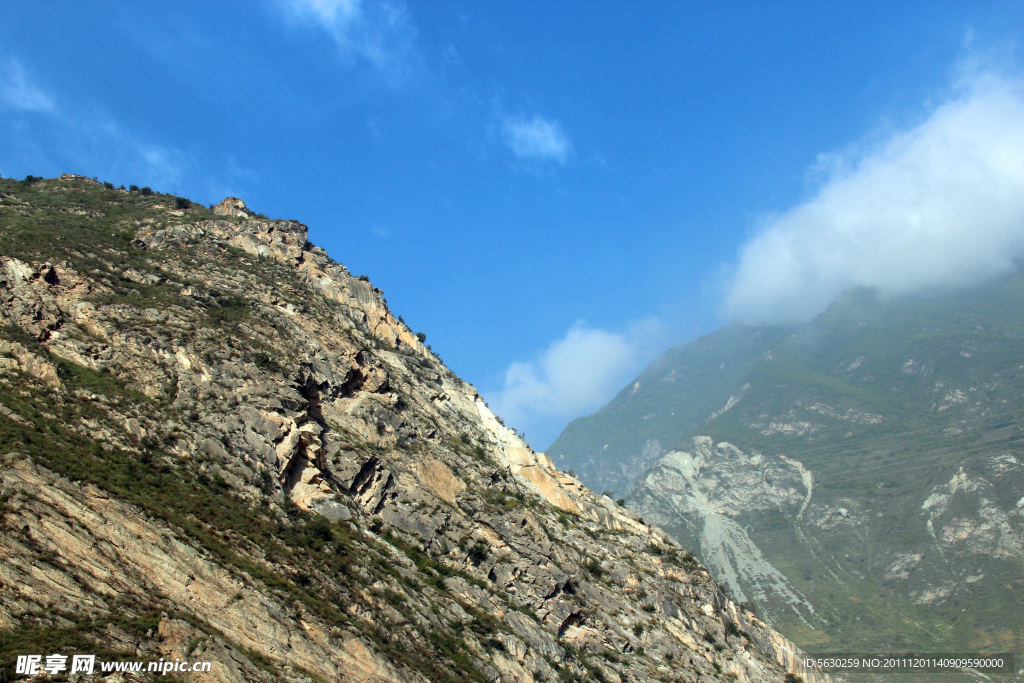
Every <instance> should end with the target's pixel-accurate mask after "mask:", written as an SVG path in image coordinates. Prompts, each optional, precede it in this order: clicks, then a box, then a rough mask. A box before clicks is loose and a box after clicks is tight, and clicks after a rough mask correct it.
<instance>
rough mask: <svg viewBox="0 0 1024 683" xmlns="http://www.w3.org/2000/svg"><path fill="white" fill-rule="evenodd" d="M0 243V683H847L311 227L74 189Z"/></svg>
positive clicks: (60, 182)
mask: <svg viewBox="0 0 1024 683" xmlns="http://www.w3.org/2000/svg"><path fill="white" fill-rule="evenodd" d="M0 235H2V238H3V239H2V241H0V325H2V327H0V330H2V334H0V482H2V484H0V557H2V562H0V680H2V681H8V680H13V679H15V678H19V679H20V676H18V672H17V670H16V662H17V661H18V659H17V658H18V657H19V656H21V657H24V656H26V655H41V656H42V657H43V658H44V659H43V661H44V662H45V661H47V659H46V658H48V657H49V656H50V655H53V654H63V655H65V656H69V655H71V654H72V653H85V654H89V653H91V654H94V655H96V656H97V657H98V658H99V659H100V661H106V662H122V663H123V662H125V661H127V660H137V661H148V662H153V661H157V660H162V661H165V662H172V661H173V662H177V661H178V660H184V661H188V662H196V661H199V662H202V661H208V662H210V663H211V665H212V670H211V671H210V672H208V673H202V672H198V673H193V674H188V676H187V678H189V679H190V680H195V681H199V680H217V681H231V682H232V683H237V682H240V681H252V682H267V681H289V682H290V683H305V682H310V683H311V682H313V681H326V680H330V681H334V680H338V681H361V682H364V681H365V682H376V681H402V682H412V681H435V682H441V681H584V680H586V681H612V682H625V681H655V680H657V681H713V680H722V679H723V678H724V679H728V680H736V681H749V682H765V683H767V682H780V681H782V680H783V679H784V678H786V679H787V680H792V677H791V676H788V677H787V671H796V672H800V673H801V674H802V676H803V677H804V678H805V679H806V680H811V681H825V680H828V679H827V677H825V676H821V675H818V674H815V673H812V672H807V671H804V670H803V669H802V666H801V665H800V664H799V662H798V661H797V656H798V654H799V653H798V651H797V650H796V648H795V647H794V646H793V644H792V643H790V642H789V641H788V640H787V639H785V638H783V637H782V636H780V635H779V634H778V633H777V632H775V631H774V630H773V629H771V628H770V627H769V626H767V625H766V624H765V623H764V622H762V621H761V620H759V619H758V618H757V617H756V616H755V615H753V614H752V613H750V612H749V611H745V610H744V609H742V608H740V607H739V606H738V605H737V604H736V603H735V602H733V601H732V600H731V599H730V598H728V597H727V596H726V595H724V594H723V593H722V591H721V590H720V589H719V587H718V586H717V585H716V584H715V582H714V581H713V580H712V579H711V577H710V575H709V573H708V572H707V571H706V570H705V569H704V567H703V566H702V565H701V564H700V563H699V562H697V561H696V560H695V559H694V558H693V556H692V555H690V554H689V553H688V552H686V551H685V550H684V549H683V548H682V547H681V546H680V545H679V544H678V543H676V542H675V541H674V540H673V539H672V538H671V537H669V536H668V535H666V534H665V533H664V532H662V531H661V530H659V529H658V528H656V527H654V526H652V525H651V524H650V523H649V522H648V521H647V520H645V519H644V518H643V517H641V516H640V515H639V514H638V513H636V512H634V511H631V510H628V509H625V508H622V507H620V506H618V505H616V504H615V503H614V502H612V501H611V500H610V499H609V498H607V497H603V496H599V495H596V494H594V493H593V492H591V491H590V490H588V489H587V488H585V487H584V486H582V484H581V483H580V481H579V480H578V479H576V478H575V477H573V476H571V475H569V474H567V473H565V472H562V471H559V470H557V469H556V468H555V466H554V465H553V463H552V462H551V460H550V459H549V458H548V457H547V456H546V455H544V454H543V453H536V452H534V451H532V450H531V449H530V448H529V447H528V446H527V445H526V444H525V443H524V442H523V441H522V440H521V439H520V438H519V437H518V436H517V435H516V433H515V432H514V430H512V429H510V428H508V427H506V426H505V425H503V424H502V423H501V421H500V420H499V419H498V418H496V417H495V416H494V415H493V414H492V413H491V411H490V410H489V409H488V407H487V405H486V404H485V403H484V401H483V400H482V399H481V397H480V396H479V394H478V393H477V392H476V390H475V389H474V388H473V387H472V386H470V385H469V384H467V383H466V382H464V381H462V380H460V379H459V378H458V377H456V376H455V375H454V374H453V373H452V372H451V371H450V370H449V369H448V368H447V367H445V365H444V364H443V363H442V362H441V360H440V359H439V358H438V357H437V355H436V354H434V353H433V352H432V351H431V350H430V349H429V348H428V347H424V346H423V344H421V343H420V341H419V340H418V338H417V336H416V334H414V333H413V332H412V330H410V329H409V328H408V327H407V326H406V325H405V324H404V322H403V321H402V318H401V317H397V318H396V317H395V316H394V314H393V313H392V312H391V311H390V309H389V308H388V305H387V301H386V299H385V298H384V293H383V292H382V291H381V290H380V289H378V288H376V287H374V286H373V285H372V284H371V282H370V280H369V278H368V277H366V276H359V277H354V276H353V275H352V274H351V273H349V272H348V270H347V269H346V268H345V267H344V266H342V265H340V264H338V263H336V262H335V261H333V260H332V259H331V258H330V257H328V255H327V254H326V253H325V252H324V251H323V250H322V249H319V248H317V247H315V246H313V245H312V244H310V243H309V241H308V239H307V229H306V227H305V226H304V225H302V224H300V223H297V222H294V221H282V220H269V219H267V218H265V217H263V216H261V215H259V214H255V213H253V212H251V211H250V210H249V209H248V208H247V207H246V206H245V204H244V202H242V201H241V200H238V199H234V198H228V199H226V200H225V201H224V202H222V203H221V204H219V205H218V206H217V207H215V208H211V209H208V208H206V207H203V206H199V205H196V204H193V203H192V202H190V201H188V200H187V199H184V198H181V197H174V196H171V195H165V194H160V193H155V192H153V191H151V190H150V189H149V188H142V190H137V189H135V188H132V189H131V190H124V189H123V188H114V187H113V186H112V185H110V184H106V183H99V182H96V181H95V180H90V179H88V178H84V177H81V176H74V175H64V176H61V177H60V178H56V179H40V178H32V177H29V178H27V179H26V180H24V181H15V180H9V179H7V180H0ZM24 661H26V660H22V662H24ZM56 672H57V673H60V674H61V675H59V676H57V677H58V678H62V677H63V676H64V675H66V673H67V672H60V671H56ZM131 677H134V676H131ZM72 678H77V679H78V680H81V679H80V677H79V676H78V674H75V676H73V677H72ZM123 679H124V674H113V678H112V679H110V680H123Z"/></svg>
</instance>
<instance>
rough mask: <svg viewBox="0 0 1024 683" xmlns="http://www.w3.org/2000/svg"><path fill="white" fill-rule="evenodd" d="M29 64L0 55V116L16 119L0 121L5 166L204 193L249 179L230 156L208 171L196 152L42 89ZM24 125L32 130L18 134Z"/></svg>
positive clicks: (2, 118)
mask: <svg viewBox="0 0 1024 683" xmlns="http://www.w3.org/2000/svg"><path fill="white" fill-rule="evenodd" d="M31 72H32V69H31V65H26V64H25V63H24V62H22V61H21V60H19V59H17V58H10V59H7V60H5V61H0V79H2V80H0V122H3V121H11V122H15V121H16V122H18V124H19V125H17V126H0V149H2V150H3V161H4V165H5V167H6V169H5V174H7V173H11V172H12V171H14V170H15V169H17V170H18V171H20V172H22V173H25V174H33V175H42V174H57V173H62V172H70V173H81V174H84V175H89V176H97V177H100V178H102V179H103V180H110V181H114V182H118V183H126V184H129V183H135V184H138V185H151V186H153V187H155V188H159V189H161V190H163V191H172V192H184V191H185V190H186V189H193V190H194V189H195V188H197V187H203V188H208V189H210V192H211V193H212V192H214V191H215V189H214V188H221V187H225V186H228V185H234V184H236V183H238V182H239V181H240V180H241V181H251V179H252V175H253V174H252V172H251V171H249V170H247V169H245V168H243V167H241V166H240V165H239V164H238V162H237V161H236V160H235V159H234V158H233V157H228V158H226V159H225V160H224V169H223V170H222V171H221V172H220V173H210V172H209V171H208V170H206V169H204V168H203V163H202V160H201V159H199V158H197V157H196V156H195V154H193V153H191V152H188V151H186V150H183V149H181V148H179V147H177V146H175V145H173V144H168V143H165V142H158V141H154V140H152V139H149V138H147V137H146V136H144V135H141V134H140V133H139V132H138V131H136V130H133V129H132V128H130V127H128V126H125V125H123V124H122V123H121V122H120V121H118V120H117V119H116V118H115V117H114V116H112V115H111V114H109V113H108V112H106V111H105V110H103V109H101V108H99V107H97V106H96V105H94V104H86V103H77V102H70V101H68V100H67V99H66V98H59V97H56V96H54V95H53V94H51V93H49V92H46V91H45V90H43V89H42V88H40V87H39V86H38V85H36V84H35V83H34V82H33V81H32V80H31V79H30V78H29V76H28V74H29V73H31ZM26 126H27V127H28V129H30V130H31V131H32V135H30V136H25V135H24V134H23V132H22V131H23V130H25V129H26V128H25V127H26ZM204 194H205V193H204ZM229 194H230V193H229Z"/></svg>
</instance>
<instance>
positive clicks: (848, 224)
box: [725, 73, 1024, 323]
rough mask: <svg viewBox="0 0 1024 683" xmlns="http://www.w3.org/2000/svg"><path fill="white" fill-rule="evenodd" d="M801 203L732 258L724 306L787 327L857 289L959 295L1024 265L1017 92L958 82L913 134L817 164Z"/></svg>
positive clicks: (1023, 137) (997, 81)
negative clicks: (814, 181) (1022, 260)
mask: <svg viewBox="0 0 1024 683" xmlns="http://www.w3.org/2000/svg"><path fill="white" fill-rule="evenodd" d="M814 170H815V171H816V172H818V173H819V174H820V175H822V177H823V178H824V180H823V181H822V182H821V184H820V186H819V187H818V189H817V192H816V194H815V195H814V196H813V198H811V199H810V200H808V201H807V202H805V203H803V204H801V205H799V206H796V207H794V208H792V209H790V210H788V211H786V212H785V213H782V214H780V215H776V216H771V217H769V218H767V219H765V220H764V222H763V225H762V227H761V229H760V230H759V231H758V232H757V234H756V235H755V236H754V237H753V238H752V239H750V240H749V241H748V242H747V243H746V244H744V245H743V246H742V247H741V249H740V254H739V259H738V263H737V265H736V267H735V270H734V271H733V273H732V276H731V278H730V280H729V285H728V290H727V295H726V302H725V307H726V311H727V313H728V314H729V315H730V316H731V317H734V318H738V319H741V320H745V321H748V322H755V323H756V322H779V323H792V322H803V321H806V320H809V319H810V318H812V317H813V316H815V315H816V314H818V313H820V312H821V311H823V310H824V309H825V308H826V307H827V306H828V305H829V303H830V302H831V301H832V299H833V298H834V297H835V296H836V295H837V294H839V293H840V292H842V291H844V290H846V289H848V288H850V287H853V286H857V285H862V286H869V287H877V288H878V289H879V290H880V291H882V292H883V293H885V294H907V293H913V292H920V291H924V290H927V289H936V288H943V289H955V288H959V287H964V286H969V285H973V284H977V283H980V282H982V281H984V280H985V279H987V278H990V277H992V276H994V275H997V274H999V273H1003V272H1007V271H1009V270H1010V269H1011V268H1013V262H1014V260H1015V259H1016V258H1019V257H1022V256H1024V82H1022V81H1021V80H1020V79H1013V78H1007V77H1005V76H998V75H993V74H991V73H975V74H973V75H971V76H969V77H967V78H964V79H963V80H962V81H961V83H960V84H959V87H958V88H957V89H956V95H955V96H954V97H952V98H951V99H949V100H948V101H945V102H943V103H942V104H940V105H938V106H936V107H934V109H933V110H932V111H931V113H930V115H929V116H928V117H927V118H926V119H925V120H924V121H923V122H921V123H920V124H918V125H917V126H915V127H913V128H911V129H909V130H903V131H899V132H895V133H891V134H889V135H888V136H885V137H884V138H883V139H882V140H881V141H878V142H875V143H873V144H867V143H864V144H860V145H856V146H853V147H851V148H849V149H847V150H844V151H841V152H835V153H831V154H825V155H821V156H820V157H819V163H818V165H817V167H816V169H814Z"/></svg>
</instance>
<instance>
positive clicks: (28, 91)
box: [0, 58, 54, 112]
mask: <svg viewBox="0 0 1024 683" xmlns="http://www.w3.org/2000/svg"><path fill="white" fill-rule="evenodd" d="M0 102H2V103H3V105H4V106H6V107H9V108H11V109H15V110H17V111H26V112H48V111H52V110H53V108H54V100H53V97H52V96H51V95H50V94H49V93H47V92H45V91H44V90H43V89H42V88H40V87H39V86H38V85H36V84H35V83H33V82H32V80H31V79H30V78H29V75H28V74H27V73H26V71H25V67H24V66H23V65H22V63H21V62H20V61H18V60H17V59H13V58H12V59H8V60H7V61H6V62H4V63H3V64H2V65H0Z"/></svg>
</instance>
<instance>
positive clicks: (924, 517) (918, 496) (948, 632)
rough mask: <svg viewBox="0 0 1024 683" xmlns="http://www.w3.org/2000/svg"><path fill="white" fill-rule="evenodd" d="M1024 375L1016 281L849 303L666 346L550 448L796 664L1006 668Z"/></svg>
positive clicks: (1018, 634)
mask: <svg viewBox="0 0 1024 683" xmlns="http://www.w3.org/2000/svg"><path fill="white" fill-rule="evenodd" d="M1022 363H1024V274H1022V273H1020V272H1017V273H1015V274H1012V275H1011V276H1008V277H1005V278H1003V279H1001V280H999V281H996V282H991V283H989V284H987V285H985V286H983V287H979V288H977V289H974V290H971V291H967V292H961V293H956V294H950V293H947V294H944V295H941V296H938V295H937V296H933V297H915V298H903V299H899V300H885V299H882V298H880V297H879V296H878V295H877V293H875V292H872V291H869V290H853V291H850V292H847V293H846V294H844V295H843V296H841V297H840V298H839V299H838V300H837V301H836V302H835V303H834V304H833V305H832V306H831V307H830V308H829V309H828V310H827V311H826V312H824V313H823V314H821V315H820V316H819V317H818V318H817V319H815V320H814V321H812V322H811V323H808V324H806V325H802V326H796V327H791V328H766V327H761V328H758V327H748V326H743V325H731V326H728V327H725V328H723V329H721V330H719V331H717V332H715V333H713V334H711V335H708V336H706V337H704V338H701V339H699V340H697V341H695V342H692V343H690V344H686V345H683V346H681V347H678V348H675V349H673V350H671V351H669V352H668V353H666V354H665V355H664V357H662V358H661V359H659V360H658V361H656V362H655V363H654V364H652V365H651V367H649V368H648V369H646V370H645V371H644V372H643V373H642V374H641V375H640V376H639V377H638V378H637V379H636V381H635V382H633V383H631V384H630V385H629V386H627V387H626V388H625V389H623V391H622V392H620V394H619V395H618V396H617V397H616V398H615V400H614V401H612V402H611V403H610V404H609V405H608V406H606V407H605V408H603V409H602V410H601V411H599V412H598V413H596V414H594V415H591V416H589V417H586V418H581V419H579V420H576V421H574V422H573V423H572V424H571V425H569V427H568V428H567V429H566V430H565V432H564V433H563V434H562V435H561V436H560V437H559V439H558V440H557V441H556V442H555V443H554V444H553V445H552V447H551V448H550V449H549V453H550V454H551V455H552V457H553V458H554V459H555V460H556V462H558V463H559V466H561V467H565V468H567V469H569V468H571V469H573V470H575V471H576V472H578V473H579V474H580V477H581V479H582V480H583V481H584V482H585V483H587V484H588V485H590V486H593V487H594V488H595V489H603V488H612V487H614V488H616V489H617V490H620V491H627V490H631V493H630V495H629V496H628V505H629V507H631V508H633V509H635V510H636V511H638V512H641V513H642V514H643V515H644V517H645V519H649V520H653V521H655V522H656V523H657V524H659V525H661V526H662V527H663V528H665V529H666V531H668V532H669V533H670V534H671V535H672V536H673V537H674V538H676V539H677V540H679V541H680V542H681V543H683V545H685V546H686V547H689V548H692V549H694V552H695V553H696V554H698V555H699V557H700V558H701V559H702V560H703V561H704V562H705V564H706V565H707V566H708V567H709V569H711V571H712V573H713V574H714V575H715V576H717V577H718V578H719V579H720V580H722V581H723V582H724V583H726V584H727V585H728V586H729V588H730V589H731V591H732V594H733V595H734V596H735V597H736V599H737V600H739V601H741V602H746V601H750V602H752V603H754V604H756V605H758V606H759V607H760V609H761V613H762V614H763V615H764V616H765V618H766V620H767V621H769V622H770V623H772V624H774V625H775V626H776V627H777V628H778V629H779V630H780V631H782V632H783V633H785V634H786V635H787V636H788V637H790V638H791V639H793V640H794V641H795V642H796V643H797V644H799V645H800V646H801V647H804V648H806V649H809V650H810V651H832V652H859V651H893V650H897V649H916V650H918V651H932V652H937V651H945V652H973V651H999V652H1018V653H1020V652H1024V398H1022V397H1024V364H1022ZM605 444H607V446H606V445H605Z"/></svg>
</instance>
